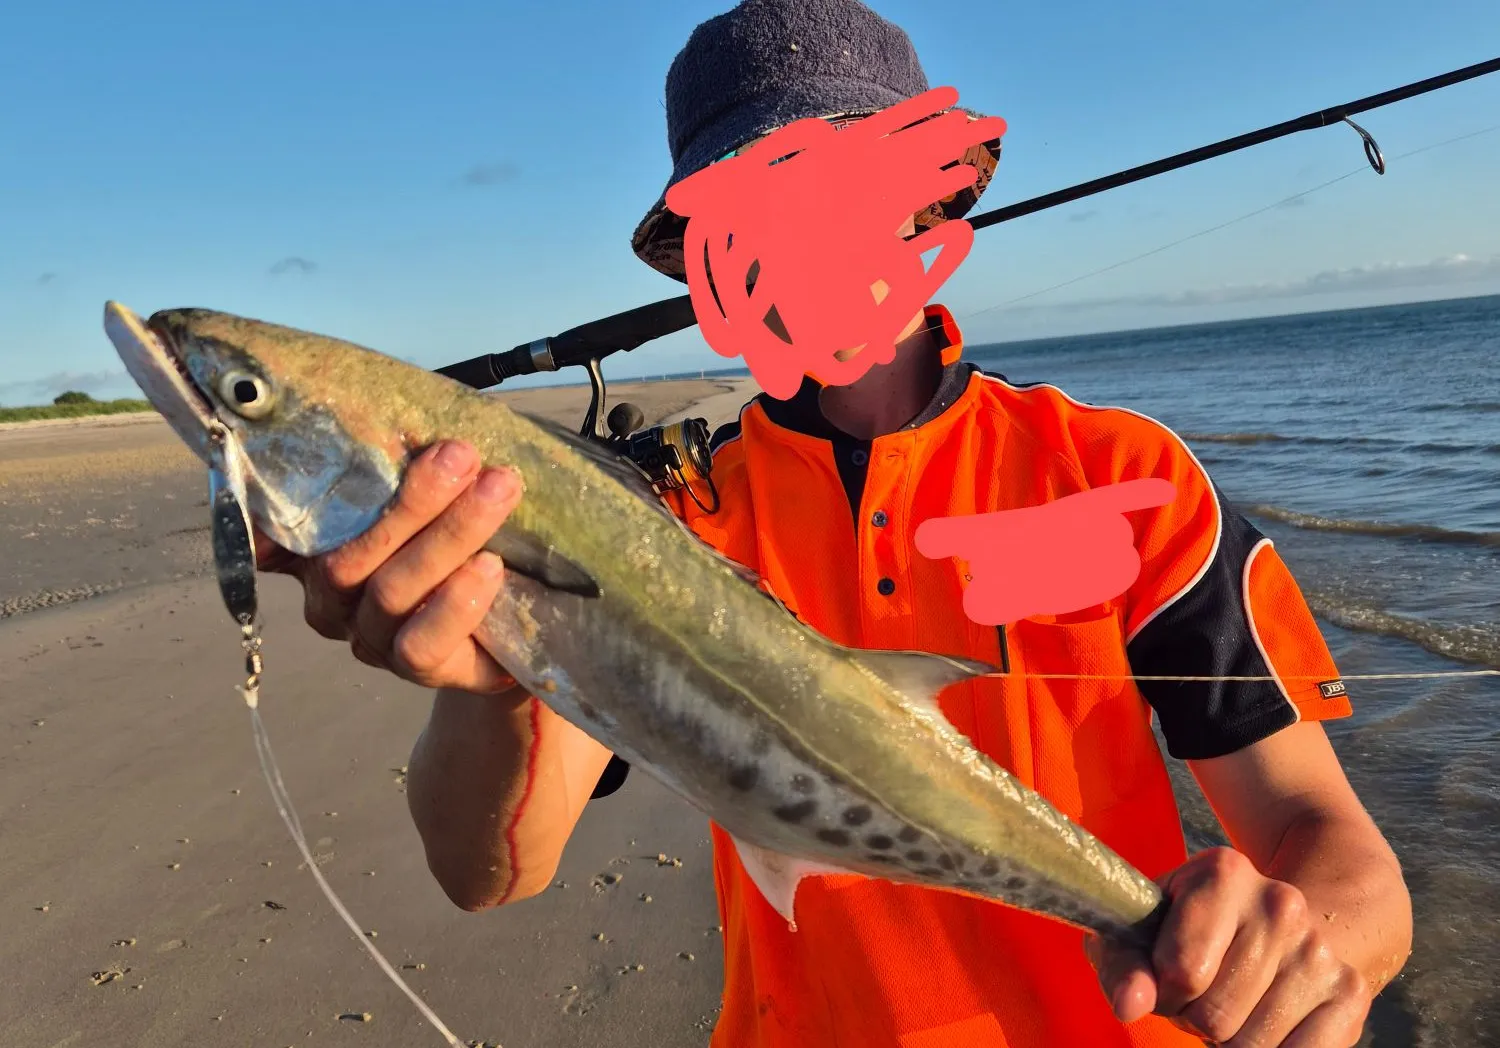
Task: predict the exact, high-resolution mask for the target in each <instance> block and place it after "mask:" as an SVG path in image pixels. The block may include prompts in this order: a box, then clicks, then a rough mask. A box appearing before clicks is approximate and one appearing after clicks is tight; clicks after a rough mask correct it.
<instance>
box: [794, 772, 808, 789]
mask: <svg viewBox="0 0 1500 1048" xmlns="http://www.w3.org/2000/svg"><path fill="white" fill-rule="evenodd" d="M792 789H793V790H795V791H796V792H797V793H811V792H812V791H813V781H812V776H811V775H803V774H801V773H798V774H796V775H793V776H792Z"/></svg>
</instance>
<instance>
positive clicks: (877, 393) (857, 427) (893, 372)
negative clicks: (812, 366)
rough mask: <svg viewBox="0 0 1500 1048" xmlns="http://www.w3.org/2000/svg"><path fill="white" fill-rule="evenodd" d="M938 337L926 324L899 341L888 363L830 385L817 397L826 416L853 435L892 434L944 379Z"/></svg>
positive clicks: (904, 423)
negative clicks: (850, 380)
mask: <svg viewBox="0 0 1500 1048" xmlns="http://www.w3.org/2000/svg"><path fill="white" fill-rule="evenodd" d="M942 373H943V364H942V357H941V354H940V352H939V349H938V345H937V340H936V339H935V338H934V337H933V335H932V332H931V331H930V330H928V328H927V326H926V325H925V324H924V325H922V326H921V327H919V328H918V329H917V330H916V331H915V332H914V333H912V334H911V335H909V336H908V337H907V338H905V339H903V340H902V341H901V342H899V343H897V345H896V356H895V358H894V359H893V360H892V361H891V362H890V363H889V364H885V365H882V366H880V367H874V368H871V369H870V370H869V371H868V372H866V373H865V374H864V375H863V376H862V377H861V378H859V379H858V380H857V381H854V382H851V383H849V385H847V386H827V387H824V389H823V390H822V391H821V393H820V394H819V397H818V407H819V409H820V410H821V411H822V412H823V417H824V418H826V419H827V420H828V421H829V422H830V423H831V424H833V425H834V426H837V427H838V428H839V429H841V430H843V431H844V432H845V433H847V434H849V435H850V436H851V437H858V438H860V439H862V440H873V439H874V438H876V437H879V436H884V435H885V434H887V433H894V432H896V431H897V430H899V429H900V428H901V427H902V426H904V425H906V424H907V423H908V422H910V421H911V420H912V419H914V418H916V417H917V415H918V414H920V413H921V412H922V410H923V409H924V408H925V407H927V405H928V403H930V402H931V400H932V397H933V395H934V394H935V393H936V392H937V388H938V383H939V382H940V381H941V380H942Z"/></svg>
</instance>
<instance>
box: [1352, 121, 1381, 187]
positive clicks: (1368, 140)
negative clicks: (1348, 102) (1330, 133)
mask: <svg viewBox="0 0 1500 1048" xmlns="http://www.w3.org/2000/svg"><path fill="white" fill-rule="evenodd" d="M1344 123H1346V124H1348V125H1349V126H1350V127H1352V128H1354V130H1356V131H1358V132H1359V137H1360V138H1362V139H1364V140H1365V159H1366V160H1368V161H1369V162H1370V166H1371V167H1373V168H1374V169H1375V173H1376V174H1377V175H1383V174H1385V157H1384V156H1382V155H1381V153H1380V145H1379V143H1377V142H1376V141H1375V139H1374V138H1373V137H1371V135H1370V132H1368V131H1366V130H1365V129H1364V128H1362V127H1360V126H1359V125H1358V124H1356V123H1355V122H1354V121H1353V120H1350V119H1349V118H1348V117H1347V116H1346V117H1344Z"/></svg>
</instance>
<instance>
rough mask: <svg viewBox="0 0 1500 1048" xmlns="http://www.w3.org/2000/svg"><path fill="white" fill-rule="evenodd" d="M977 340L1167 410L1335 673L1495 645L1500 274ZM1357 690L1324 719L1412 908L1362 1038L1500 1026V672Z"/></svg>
mask: <svg viewBox="0 0 1500 1048" xmlns="http://www.w3.org/2000/svg"><path fill="white" fill-rule="evenodd" d="M965 355H966V357H967V358H968V359H970V360H973V361H975V362H977V363H979V364H981V366H983V367H984V368H985V369H986V370H987V371H991V372H999V373H1001V374H1003V375H1005V377H1006V378H1008V379H1010V380H1011V381H1014V382H1020V383H1026V382H1048V383H1051V384H1054V385H1057V386H1060V387H1061V388H1062V389H1063V390H1064V391H1066V392H1067V393H1068V394H1069V395H1070V396H1072V397H1074V398H1075V399H1078V400H1083V401H1086V402H1091V403H1096V404H1109V405H1117V406H1120V407H1128V408H1131V409H1133V410H1136V411H1140V412H1143V413H1145V414H1147V415H1150V416H1151V417H1153V418H1155V419H1158V420H1159V421H1161V422H1163V423H1165V424H1167V425H1168V426H1170V427H1172V429H1174V430H1175V431H1176V432H1177V433H1178V434H1179V435H1181V436H1182V437H1183V438H1184V439H1185V440H1186V441H1187V442H1188V444H1189V446H1191V447H1192V449H1193V451H1194V453H1195V454H1196V455H1197V456H1198V457H1199V460H1200V461H1201V462H1202V463H1203V465H1204V467H1205V468H1206V469H1207V470H1208V471H1209V473H1210V475H1211V476H1212V477H1213V478H1214V480H1215V481H1216V482H1217V484H1218V485H1219V487H1220V488H1221V489H1222V490H1223V491H1224V493H1225V495H1226V497H1227V498H1228V499H1229V500H1230V501H1231V502H1233V503H1234V504H1235V505H1236V506H1237V507H1238V508H1239V509H1240V510H1241V511H1242V512H1244V513H1245V514H1246V515H1247V516H1249V517H1250V519H1251V520H1252V521H1253V522H1254V523H1255V524H1256V526H1257V527H1258V528H1260V529H1261V530H1262V531H1263V532H1264V533H1265V534H1266V535H1267V536H1269V537H1270V538H1271V539H1272V540H1273V541H1274V542H1275V544H1276V546H1277V548H1278V550H1279V551H1280V552H1281V554H1282V556H1283V557H1284V558H1285V559H1286V561H1287V563H1288V564H1289V565H1290V567H1291V569H1292V571H1293V573H1294V574H1295V576H1296V578H1297V580H1298V582H1299V584H1300V585H1301V586H1302V589H1303V591H1304V593H1305V594H1306V595H1307V598H1308V601H1309V603H1310V604H1311V606H1312V608H1313V610H1314V612H1315V613H1316V614H1317V616H1318V620H1319V623H1320V625H1321V626H1322V629H1323V633H1324V636H1325V637H1326V638H1327V640H1328V642H1329V645H1330V647H1331V648H1332V649H1333V653H1334V656H1335V657H1336V659H1337V660H1338V663H1339V668H1340V670H1341V671H1342V672H1343V673H1345V674H1347V675H1358V674H1377V673H1425V672H1440V671H1445V670H1465V669H1475V668H1500V296H1494V297H1487V298H1471V299H1461V300H1456V301H1447V302H1435V303H1424V304H1418V305H1406V306H1393V307H1384V308H1378V309H1363V310H1351V311H1347V312H1337V313H1322V314H1313V315H1304V316H1295V317H1280V318H1274V319H1266V320H1252V321H1241V322H1234V323H1225V324H1214V325H1200V326H1193V327H1182V328H1172V329H1164V330H1155V331H1138V332H1128V333H1121V334H1113V335H1095V336H1087V337H1080V338H1070V339H1055V340H1047V341H1036V342H1025V343H1010V344H1002V345H991V346H974V347H970V348H969V350H968V351H967V353H966V354H965ZM1349 690H1350V694H1351V697H1352V701H1353V704H1354V709H1355V714H1354V716H1353V717H1351V718H1348V719H1346V720H1343V721H1339V722H1334V723H1332V724H1330V725H1329V735H1330V737H1331V738H1332V739H1333V742H1334V746H1335V748H1336V749H1337V751H1338V753H1339V756H1340V758H1341V760H1342V761H1343V763H1344V766H1345V768H1346V770H1347V772H1348V774H1349V778H1350V780H1351V781H1352V782H1353V784H1354V786H1355V789H1356V790H1357V791H1358V792H1359V795H1360V797H1361V799H1362V800H1363V801H1364V803H1365V805H1366V807H1367V808H1368V809H1369V810H1370V813H1371V814H1372V816H1373V817H1374V818H1375V820H1376V822H1377V823H1378V824H1379V825H1380V827H1381V829H1382V830H1384V832H1385V833H1386V835H1387V836H1388V838H1389V839H1390V840H1391V842H1392V845H1393V846H1394V848H1395V849H1396V852H1397V854H1398V856H1399V857H1400V859H1401V861H1402V866H1403V869H1404V870H1405V873H1406V877H1407V882H1408V884H1409V886H1410V888H1411V890H1412V893H1413V899H1414V907H1415V913H1416V945H1415V948H1414V952H1413V957H1412V961H1411V963H1410V964H1409V965H1408V966H1407V968H1406V970H1405V972H1404V973H1403V974H1402V976H1401V977H1400V978H1399V979H1398V980H1397V981H1396V982H1395V983H1393V984H1392V986H1391V987H1390V988H1389V989H1388V990H1387V991H1386V993H1385V994H1383V995H1382V997H1381V999H1380V1000H1379V1001H1377V1006H1376V1008H1375V1010H1374V1012H1373V1013H1372V1016H1373V1017H1372V1021H1371V1023H1370V1028H1369V1030H1368V1032H1367V1036H1366V1039H1365V1041H1364V1042H1363V1043H1364V1044H1367V1045H1391V1046H1395V1045H1434V1046H1436V1045H1441V1046H1450V1045H1451V1046H1455V1048H1457V1046H1477V1045H1500V991H1497V990H1496V988H1495V987H1496V983H1497V980H1496V975H1497V974H1500V678H1495V677H1488V678H1484V677H1481V678H1462V677H1457V678H1447V679H1433V680H1394V681H1351V682H1350V684H1349ZM1176 771H1178V772H1180V771H1181V769H1176ZM1176 780H1177V783H1178V786H1179V795H1180V796H1181V797H1182V800H1183V804H1184V808H1185V811H1186V821H1187V823H1188V827H1189V831H1190V834H1192V835H1194V836H1195V837H1196V839H1197V840H1198V841H1199V842H1200V843H1203V842H1207V841H1211V840H1214V839H1215V838H1216V836H1217V824H1216V823H1215V821H1214V818H1213V815H1212V813H1211V812H1210V811H1209V810H1208V809H1207V807H1206V805H1205V804H1204V803H1203V802H1202V798H1201V796H1199V795H1198V794H1197V791H1196V788H1195V787H1194V786H1193V785H1192V781H1191V778H1190V777H1188V776H1187V775H1185V774H1177V775H1176Z"/></svg>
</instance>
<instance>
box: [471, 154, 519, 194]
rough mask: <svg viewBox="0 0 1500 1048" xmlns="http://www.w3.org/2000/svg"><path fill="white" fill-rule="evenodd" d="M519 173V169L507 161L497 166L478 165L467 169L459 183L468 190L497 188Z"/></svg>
mask: <svg viewBox="0 0 1500 1048" xmlns="http://www.w3.org/2000/svg"><path fill="white" fill-rule="evenodd" d="M520 173H521V169H520V168H519V167H517V166H516V165H515V164H512V163H510V162H509V161H504V162H502V163H498V164H479V165H476V166H475V167H471V168H469V170H468V171H465V172H464V175H463V177H462V178H461V179H459V181H460V182H461V183H462V184H463V185H465V186H469V187H470V188H476V189H479V188H485V187H487V186H498V185H501V184H502V183H505V182H509V181H511V180H512V179H514V178H515V177H516V176H517V175H519V174H520Z"/></svg>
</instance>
